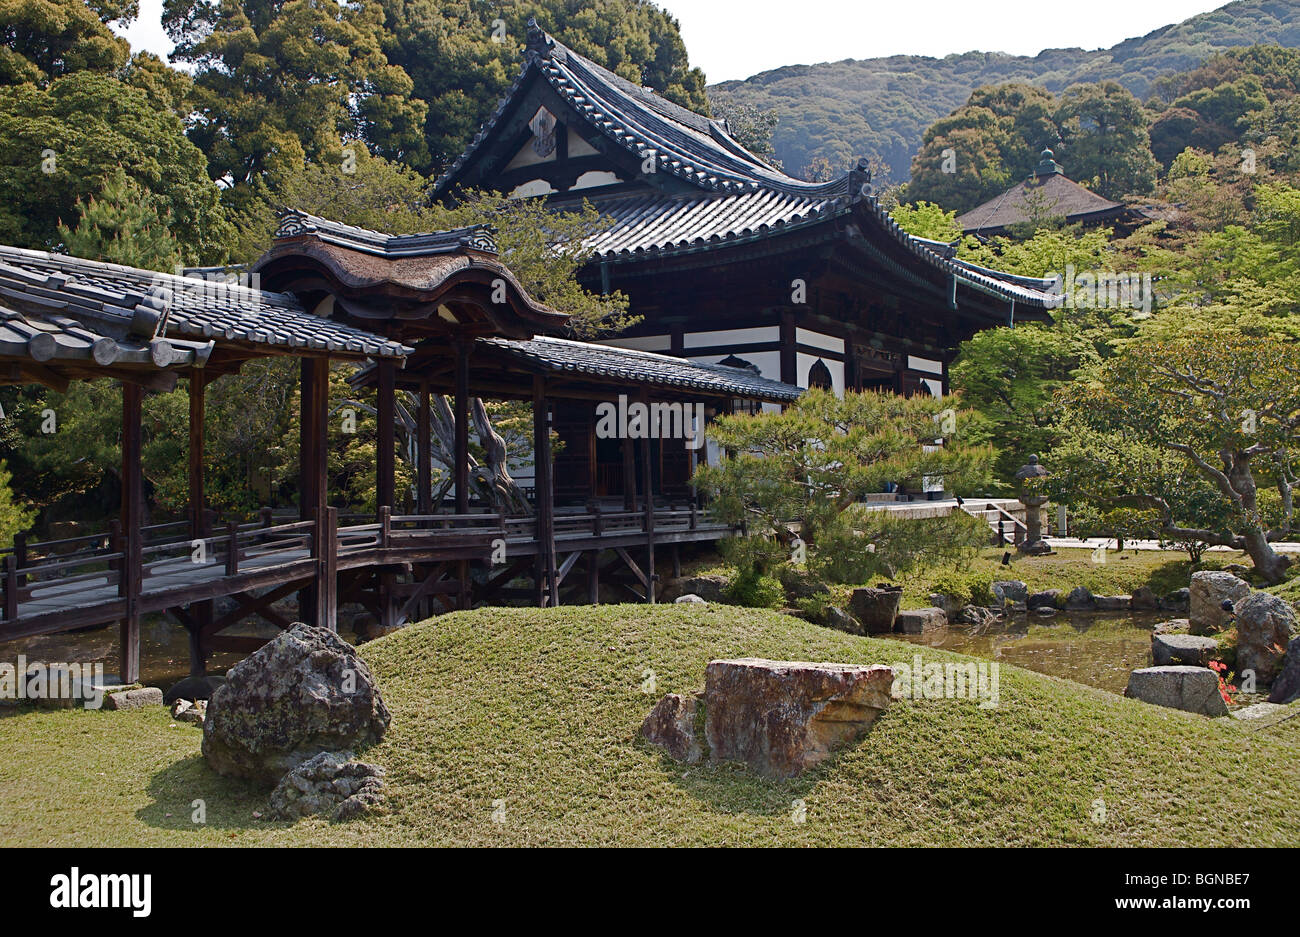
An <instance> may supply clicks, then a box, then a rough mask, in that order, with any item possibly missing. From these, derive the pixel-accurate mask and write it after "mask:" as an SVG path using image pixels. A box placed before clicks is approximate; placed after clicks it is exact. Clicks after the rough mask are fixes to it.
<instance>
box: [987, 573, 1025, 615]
mask: <svg viewBox="0 0 1300 937" xmlns="http://www.w3.org/2000/svg"><path fill="white" fill-rule="evenodd" d="M993 598H994V600H995V603H996V604H997V605H998V606H999V607H1002V608H1006V607H1010V608H1024V607H1025V606H1026V604H1027V603H1028V602H1029V587H1028V586H1026V585H1025V584H1024V583H1023V582H1021V581H1020V580H1019V579H999V580H998V581H997V582H995V583H993Z"/></svg>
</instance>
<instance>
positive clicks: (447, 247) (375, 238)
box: [275, 209, 497, 257]
mask: <svg viewBox="0 0 1300 937" xmlns="http://www.w3.org/2000/svg"><path fill="white" fill-rule="evenodd" d="M305 234H314V235H316V237H318V238H319V239H320V240H322V241H324V242H325V243H327V244H335V245H338V246H339V247H348V248H351V249H352V250H356V251H361V252H362V253H364V254H374V255H375V256H378V257H429V256H432V255H434V254H449V253H452V252H455V251H461V250H466V249H468V250H476V251H482V252H484V253H488V254H495V253H497V243H496V238H494V237H493V236H492V232H491V230H490V229H489V228H488V227H487V225H473V226H471V227H468V228H453V229H452V230H450V231H432V232H429V233H427V234H384V233H382V232H380V231H371V230H370V229H368V228H358V227H355V226H354V225H347V224H341V223H339V222H337V221H330V220H329V219H328V218H318V217H317V216H315V215H309V214H307V213H306V212H304V211H298V210H297V209H290V210H288V211H286V212H284V213H283V214H281V216H280V226H279V228H277V229H276V232H275V237H276V239H277V240H278V239H283V238H291V237H300V236H302V235H305Z"/></svg>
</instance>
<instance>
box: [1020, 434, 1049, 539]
mask: <svg viewBox="0 0 1300 937" xmlns="http://www.w3.org/2000/svg"><path fill="white" fill-rule="evenodd" d="M1047 474H1048V472H1047V469H1045V468H1043V467H1042V466H1041V465H1039V464H1038V456H1036V455H1031V456H1030V457H1029V462H1028V463H1026V464H1025V465H1022V466H1021V467H1020V471H1018V472H1016V485H1017V487H1018V488H1019V495H1020V503H1021V504H1023V505H1024V506H1025V540H1024V542H1023V543H1021V544H1020V546H1019V547H1017V549H1018V550H1019V551H1020V552H1021V553H1028V554H1030V555H1033V556H1039V555H1041V554H1043V553H1051V552H1052V548H1051V547H1050V546H1048V545H1047V542H1046V541H1045V540H1043V505H1044V504H1046V503H1047V495H1045V494H1039V493H1038V489H1037V487H1036V486H1034V485H1033V482H1034V481H1035V480H1037V479H1040V478H1043V477H1044V476H1046V475H1047Z"/></svg>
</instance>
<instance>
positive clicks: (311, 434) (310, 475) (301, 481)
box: [298, 358, 330, 622]
mask: <svg viewBox="0 0 1300 937" xmlns="http://www.w3.org/2000/svg"><path fill="white" fill-rule="evenodd" d="M329 368H330V366H329V359H328V358H303V359H302V365H301V372H300V374H301V376H300V379H299V380H300V384H299V407H300V412H299V436H298V491H299V503H298V517H299V518H300V519H301V520H304V521H310V520H316V521H319V520H320V518H322V517H323V516H324V514H325V502H326V495H327V492H326V490H325V477H326V475H325V465H326V462H325V459H326V455H327V453H326V448H325V439H326V434H327V431H328V426H327V418H328V416H327V414H328V410H329V375H330V370H329ZM319 586H320V583H319V579H317V580H315V581H313V582H312V583H311V585H309V586H306V587H305V588H303V589H301V590H300V591H299V592H298V618H299V619H300V620H301V621H307V622H315V621H317V620H318V618H317V604H318V599H319V596H320V588H319Z"/></svg>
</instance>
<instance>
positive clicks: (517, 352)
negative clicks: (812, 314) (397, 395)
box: [478, 336, 803, 402]
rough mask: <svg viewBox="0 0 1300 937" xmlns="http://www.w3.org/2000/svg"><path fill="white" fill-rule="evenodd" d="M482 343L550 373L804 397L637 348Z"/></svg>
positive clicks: (743, 374)
mask: <svg viewBox="0 0 1300 937" xmlns="http://www.w3.org/2000/svg"><path fill="white" fill-rule="evenodd" d="M478 343H479V344H482V345H487V346H492V347H495V348H500V349H502V350H504V351H505V352H506V353H507V354H509V355H511V356H513V357H516V358H519V359H521V360H523V361H527V362H529V363H531V364H534V365H540V366H541V367H543V368H544V369H546V370H549V371H565V372H574V373H577V374H590V375H592V376H594V377H604V378H619V379H622V380H627V381H631V382H635V383H640V384H651V385H654V384H659V385H667V386H671V387H679V388H685V389H690V390H697V391H700V392H703V393H709V394H713V395H720V396H728V397H745V398H749V399H755V400H768V401H773V402H788V401H792V400H796V399H798V397H799V395H800V394H801V393H803V390H802V389H801V388H799V387H795V386H794V385H792V384H783V383H781V382H780V381H774V380H771V379H770V378H766V377H760V376H759V375H758V374H755V373H754V372H753V371H751V370H749V369H748V368H731V367H727V366H725V365H721V364H700V363H698V362H694V361H687V360H685V359H683V358H674V357H672V356H671V355H658V354H655V353H654V352H649V351H638V350H636V349H632V348H615V347H613V346H610V345H596V344H591V343H588V342H575V341H571V340H569V339H566V338H550V337H546V336H538V337H537V338H533V339H527V340H523V341H520V340H516V339H508V338H480V339H479V340H478Z"/></svg>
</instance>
